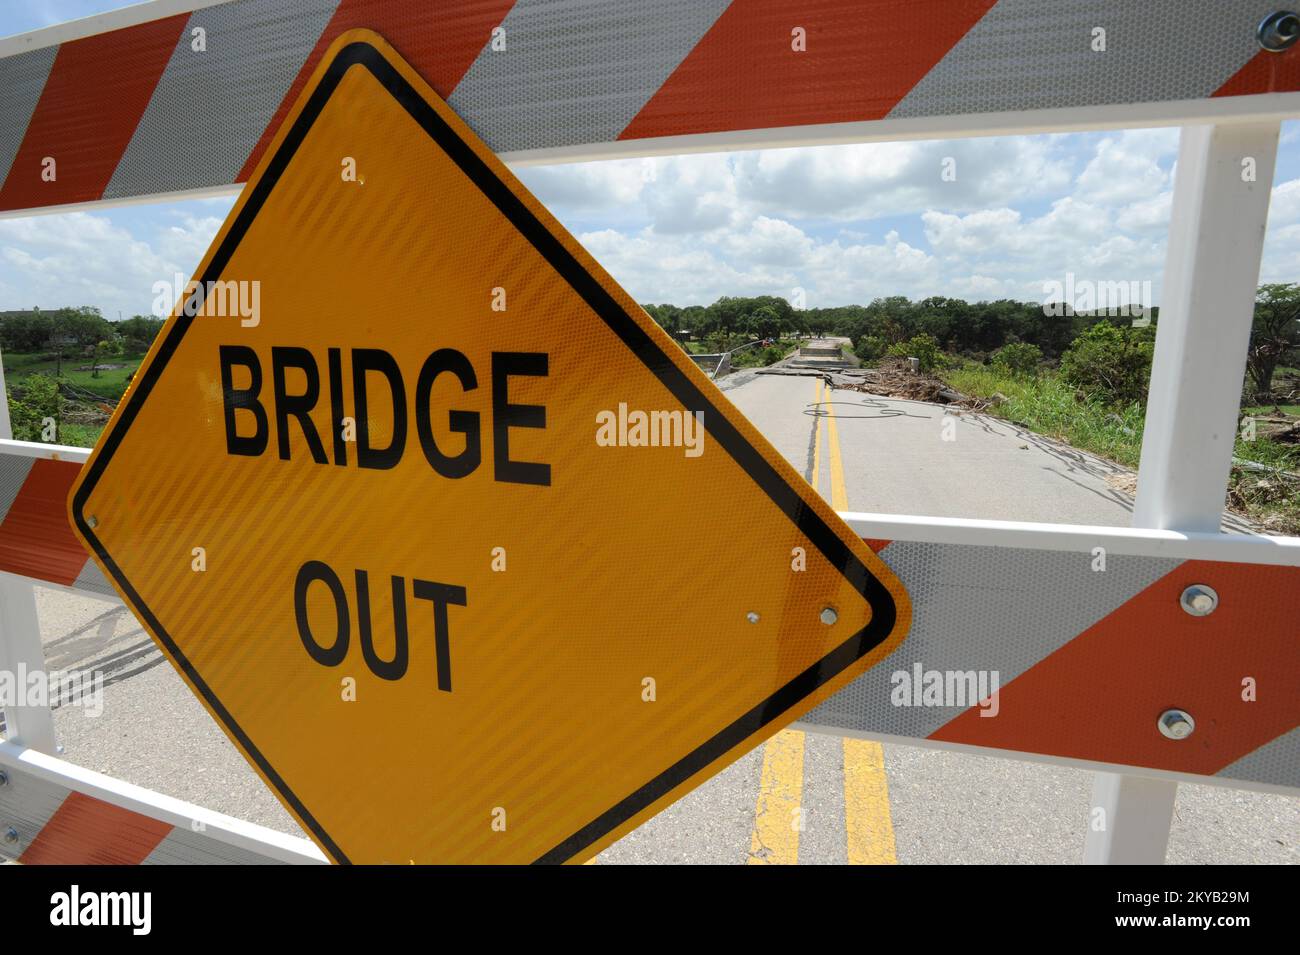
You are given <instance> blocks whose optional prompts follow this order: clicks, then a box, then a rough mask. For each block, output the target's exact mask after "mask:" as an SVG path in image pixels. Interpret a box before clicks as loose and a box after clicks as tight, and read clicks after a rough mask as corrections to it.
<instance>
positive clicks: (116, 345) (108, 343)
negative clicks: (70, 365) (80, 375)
mask: <svg viewBox="0 0 1300 955" xmlns="http://www.w3.org/2000/svg"><path fill="white" fill-rule="evenodd" d="M120 354H122V343H121V341H119V340H118V338H117V336H116V335H115V336H113V337H112V338H106V339H104V340H103V341H100V342H96V343H95V355H94V357H93V358H92V359H91V361H90V377H91V378H98V377H99V363H100V362H101V361H102V360H103V359H105V358H109V357H111V356H115V355H120Z"/></svg>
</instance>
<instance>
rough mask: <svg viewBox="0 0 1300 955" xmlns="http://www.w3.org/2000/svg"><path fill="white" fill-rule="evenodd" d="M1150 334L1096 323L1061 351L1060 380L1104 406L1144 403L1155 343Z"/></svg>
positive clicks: (1145, 331)
mask: <svg viewBox="0 0 1300 955" xmlns="http://www.w3.org/2000/svg"><path fill="white" fill-rule="evenodd" d="M1150 331H1151V330H1150V329H1147V328H1130V327H1128V326H1124V327H1120V326H1117V325H1112V324H1111V323H1110V322H1106V321H1102V322H1098V323H1097V324H1095V325H1093V326H1092V327H1091V328H1089V329H1088V330H1087V331H1086V332H1084V333H1083V334H1082V335H1080V336H1079V337H1078V338H1076V339H1075V340H1074V343H1073V344H1071V345H1070V347H1069V348H1067V349H1066V350H1065V354H1064V355H1062V356H1061V377H1062V378H1064V379H1065V380H1066V381H1067V382H1069V383H1070V384H1072V385H1074V386H1075V387H1076V388H1079V389H1080V390H1082V391H1084V392H1085V393H1087V394H1089V395H1093V396H1096V397H1098V398H1100V399H1101V400H1102V401H1104V402H1106V403H1108V404H1118V403H1127V402H1131V401H1144V400H1146V394H1147V383H1148V381H1149V380H1150V378H1151V354H1152V351H1153V347H1154V344H1155V343H1154V341H1153V340H1152V338H1153V336H1152V335H1151V334H1150Z"/></svg>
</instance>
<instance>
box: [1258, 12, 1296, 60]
mask: <svg viewBox="0 0 1300 955" xmlns="http://www.w3.org/2000/svg"><path fill="white" fill-rule="evenodd" d="M1255 38H1256V39H1257V40H1259V45H1260V46H1261V47H1263V48H1264V49H1266V50H1268V52H1270V53H1281V52H1283V51H1284V50H1287V49H1290V48H1291V47H1292V46H1293V45H1294V44H1295V41H1296V40H1297V39H1300V15H1297V14H1295V13H1293V12H1292V11H1290V10H1279V11H1277V13H1270V14H1269V15H1268V16H1266V17H1265V18H1264V19H1263V20H1261V21H1260V22H1259V26H1258V27H1257V28H1256V29H1255Z"/></svg>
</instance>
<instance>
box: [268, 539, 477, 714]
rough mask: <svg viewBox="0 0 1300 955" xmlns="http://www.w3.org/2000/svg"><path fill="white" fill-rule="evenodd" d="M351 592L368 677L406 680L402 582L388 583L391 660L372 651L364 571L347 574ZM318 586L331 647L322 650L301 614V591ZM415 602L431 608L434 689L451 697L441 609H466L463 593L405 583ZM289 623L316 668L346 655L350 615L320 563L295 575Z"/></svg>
mask: <svg viewBox="0 0 1300 955" xmlns="http://www.w3.org/2000/svg"><path fill="white" fill-rule="evenodd" d="M353 578H354V580H355V581H356V592H357V633H358V634H360V636H361V656H362V657H363V658H364V659H365V661H366V666H367V667H368V668H369V669H370V672H371V673H373V674H374V675H375V676H377V677H379V678H380V679H381V680H389V681H395V680H400V679H402V677H404V676H406V672H407V669H408V665H409V662H410V645H411V638H410V628H409V625H408V621H407V610H406V578H404V577H399V576H397V575H396V574H394V575H393V576H392V578H391V580H390V584H391V591H392V597H393V656H392V659H391V660H385V659H383V658H382V657H380V655H379V652H378V651H377V650H376V649H375V640H374V633H373V630H372V627H371V619H370V577H369V575H368V574H367V573H366V572H365V571H364V570H356V571H353ZM315 581H320V582H321V583H323V584H324V585H325V587H326V589H327V590H329V592H330V597H331V599H332V600H333V601H334V614H335V632H334V642H333V643H332V644H331V645H330V646H323V645H322V644H321V643H320V642H319V641H317V639H316V636H315V635H314V634H313V633H312V631H311V621H310V620H309V619H308V615H307V591H308V589H309V588H310V587H311V585H312V583H314V582H315ZM411 590H412V593H413V594H414V596H415V599H416V600H428V601H429V602H430V603H432V604H433V645H434V662H435V666H436V673H435V675H436V677H437V681H438V689H439V690H442V691H443V692H446V693H450V692H451V622H450V619H449V615H448V612H447V608H448V607H451V606H456V607H464V606H467V605H468V599H467V596H466V592H465V588H464V587H460V586H457V585H456V584H442V583H438V582H436V581H432V580H419V579H418V578H417V579H415V580H412V581H411ZM293 610H294V618H295V619H296V620H297V622H298V637H299V639H301V640H302V645H303V646H304V647H305V648H306V649H307V653H308V654H309V655H310V656H311V658H312V659H313V660H315V661H316V662H317V663H319V664H320V665H321V666H327V667H335V666H338V665H339V664H340V663H342V662H343V660H344V658H346V657H347V654H348V644H349V638H350V636H351V613H350V610H349V606H348V597H347V594H346V593H345V592H344V590H343V582H342V581H341V580H340V579H339V576H338V574H336V573H335V572H334V570H333V569H332V568H331V567H330V566H329V565H328V564H326V563H324V562H322V561H319V560H309V561H307V563H305V564H303V565H302V567H301V568H299V570H298V576H297V579H295V581H294V585H293Z"/></svg>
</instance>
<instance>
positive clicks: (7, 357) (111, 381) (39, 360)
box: [4, 352, 144, 401]
mask: <svg viewBox="0 0 1300 955" xmlns="http://www.w3.org/2000/svg"><path fill="white" fill-rule="evenodd" d="M143 360H144V356H143V355H133V356H130V357H126V356H122V357H118V358H106V359H104V361H103V362H102V363H101V364H113V365H121V366H122V367H121V368H113V369H106V370H101V371H100V373H99V377H98V378H96V377H94V376H93V374H92V373H91V372H90V371H78V370H77V369H78V367H79V366H82V365H89V364H90V359H88V358H65V359H63V380H64V381H66V382H67V383H68V384H70V385H72V386H74V387H76V388H81V389H84V390H85V391H89V392H91V393H93V394H96V395H99V396H100V397H101V398H105V399H107V400H108V401H117V400H118V399H119V398H121V397H122V393H123V392H125V391H126V385H127V380H128V379H129V377H130V376H131V375H132V374H133V373H134V372H135V370H136V369H137V368H139V367H140V362H141V361H143ZM4 368H5V381H6V382H7V383H8V384H9V385H21V383H22V380H23V379H24V378H26V377H27V376H28V375H34V374H37V373H43V374H47V375H53V374H54V373H55V371H56V370H57V369H58V362H56V361H55V360H54V359H53V358H51V357H49V356H48V355H42V354H25V353H21V352H5V353H4Z"/></svg>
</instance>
